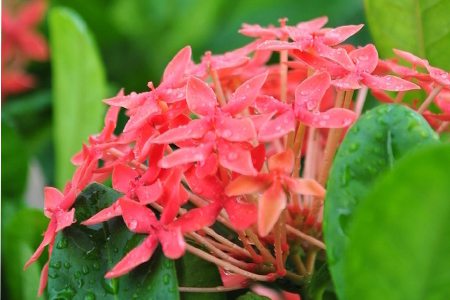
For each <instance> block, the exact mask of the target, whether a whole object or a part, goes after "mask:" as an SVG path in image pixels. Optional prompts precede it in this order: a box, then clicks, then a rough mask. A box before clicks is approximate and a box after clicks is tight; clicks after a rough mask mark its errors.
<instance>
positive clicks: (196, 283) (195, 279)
mask: <svg viewBox="0 0 450 300" xmlns="http://www.w3.org/2000/svg"><path fill="white" fill-rule="evenodd" d="M193 270H195V271H193ZM177 275H178V281H179V283H180V286H184V287H215V286H220V285H222V282H221V280H220V275H219V271H218V269H217V266H216V265H214V264H211V263H210V262H207V261H205V260H202V259H200V258H199V257H197V256H194V255H192V254H190V253H186V254H185V255H184V256H183V257H182V258H181V259H180V260H177ZM181 299H183V300H210V299H211V300H222V299H226V296H225V294H224V293H182V294H181Z"/></svg>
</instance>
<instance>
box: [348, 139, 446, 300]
mask: <svg viewBox="0 0 450 300" xmlns="http://www.w3.org/2000/svg"><path fill="white" fill-rule="evenodd" d="M448 166H450V145H448V144H446V145H445V144H441V145H433V146H429V147H426V148H425V149H419V150H417V151H414V152H413V153H411V154H410V155H408V156H407V157H405V158H404V159H402V160H400V161H399V162H398V164H396V165H395V166H394V168H393V169H392V171H391V172H389V173H387V174H386V175H385V176H383V177H382V178H380V180H379V181H377V184H376V185H375V186H374V188H373V190H372V191H371V193H370V194H369V195H368V196H367V197H366V198H365V199H364V201H363V202H362V203H361V205H360V207H359V208H358V210H357V211H356V214H355V217H354V221H353V223H352V224H351V226H350V229H349V239H350V243H349V246H348V253H347V255H346V256H345V261H344V268H343V272H344V276H345V279H346V280H347V282H349V284H348V286H347V293H346V295H347V297H346V299H349V300H353V299H366V300H371V299H386V300H390V299H410V300H416V299H417V300H418V299H450V285H449V284H448V283H449V282H450V257H449V255H448V254H449V253H450V241H449V239H448V237H449V236H450V202H449V201H448V200H449V195H450V185H449V184H448V179H449V178H450V169H449V167H448Z"/></svg>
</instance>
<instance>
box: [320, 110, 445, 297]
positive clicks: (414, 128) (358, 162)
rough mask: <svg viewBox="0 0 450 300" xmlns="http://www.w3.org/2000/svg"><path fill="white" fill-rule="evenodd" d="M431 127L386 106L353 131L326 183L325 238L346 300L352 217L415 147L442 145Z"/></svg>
mask: <svg viewBox="0 0 450 300" xmlns="http://www.w3.org/2000/svg"><path fill="white" fill-rule="evenodd" d="M437 140H438V138H437V135H436V134H435V133H434V131H433V130H432V129H431V127H430V126H429V125H428V123H427V122H426V121H425V120H424V119H423V118H422V116H420V115H419V114H417V113H416V112H414V111H413V110H411V109H409V108H407V107H405V106H401V105H382V106H378V107H376V108H374V109H372V110H370V111H368V112H367V113H365V114H364V115H363V116H362V117H361V118H360V119H359V120H358V121H357V122H356V123H355V124H354V125H353V127H352V128H351V129H350V130H349V132H348V133H347V136H346V137H345V139H344V140H343V142H342V144H341V146H340V148H339V150H338V152H337V154H336V158H335V160H334V163H333V166H332V169H331V172H330V177H329V180H328V184H327V195H326V199H325V212H324V214H325V215H324V237H325V243H326V245H327V257H328V263H329V267H330V271H331V275H332V278H333V281H334V283H335V287H336V292H337V294H338V295H339V296H340V298H341V299H345V296H344V295H345V288H346V286H347V285H349V284H350V283H347V284H346V282H344V280H343V274H342V262H343V257H344V254H345V252H346V246H347V242H348V237H347V233H348V232H347V231H348V225H349V223H350V222H351V221H352V218H353V212H354V210H355V208H356V207H357V206H358V205H359V203H360V202H361V200H362V199H363V198H364V197H365V196H366V195H367V193H368V192H369V191H370V189H371V188H372V186H373V184H374V182H375V180H376V179H377V178H378V177H379V176H380V174H382V173H384V172H385V171H386V170H389V169H390V168H392V166H393V165H394V163H395V161H396V160H397V159H399V158H400V157H402V156H403V155H404V154H405V153H407V152H408V151H410V150H412V149H413V148H415V147H419V146H421V145H425V144H429V143H434V142H437Z"/></svg>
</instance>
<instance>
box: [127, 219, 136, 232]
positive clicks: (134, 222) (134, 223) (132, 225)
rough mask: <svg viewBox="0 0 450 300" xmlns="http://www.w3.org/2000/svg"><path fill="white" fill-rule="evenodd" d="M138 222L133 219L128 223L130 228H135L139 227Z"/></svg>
mask: <svg viewBox="0 0 450 300" xmlns="http://www.w3.org/2000/svg"><path fill="white" fill-rule="evenodd" d="M137 225H138V222H137V221H136V220H131V221H130V223H128V227H129V228H130V230H135V229H136V228H137Z"/></svg>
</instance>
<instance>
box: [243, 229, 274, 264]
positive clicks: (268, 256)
mask: <svg viewBox="0 0 450 300" xmlns="http://www.w3.org/2000/svg"><path fill="white" fill-rule="evenodd" d="M245 234H246V235H247V236H248V238H249V239H250V240H251V241H252V242H253V244H255V246H256V248H258V250H259V252H260V253H261V255H262V257H263V258H264V260H265V261H268V262H271V263H275V258H274V257H273V256H272V253H270V251H269V250H268V249H267V248H266V247H264V245H263V244H262V243H261V241H260V240H259V238H258V236H257V235H256V234H255V233H254V232H253V231H252V230H250V229H247V230H245Z"/></svg>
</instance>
